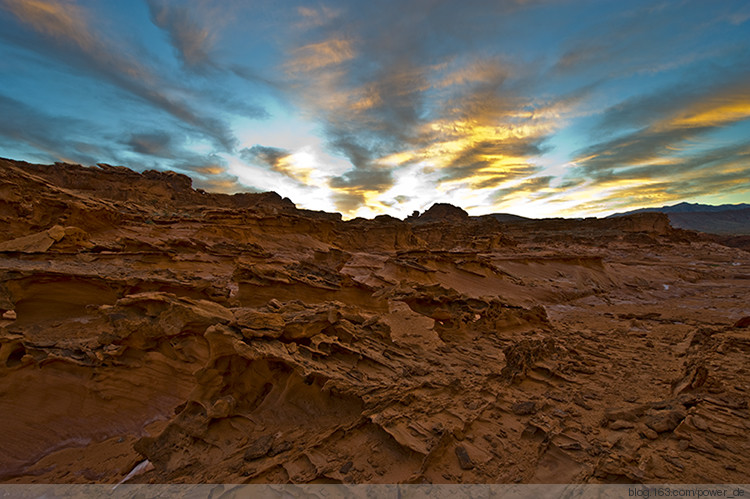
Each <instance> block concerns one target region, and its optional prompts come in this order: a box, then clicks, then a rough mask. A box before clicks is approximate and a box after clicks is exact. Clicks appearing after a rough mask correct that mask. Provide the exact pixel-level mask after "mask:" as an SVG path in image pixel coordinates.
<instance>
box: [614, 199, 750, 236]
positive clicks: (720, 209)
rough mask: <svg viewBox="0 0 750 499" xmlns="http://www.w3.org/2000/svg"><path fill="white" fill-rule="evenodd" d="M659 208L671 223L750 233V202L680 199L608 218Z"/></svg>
mask: <svg viewBox="0 0 750 499" xmlns="http://www.w3.org/2000/svg"><path fill="white" fill-rule="evenodd" d="M653 211H656V212H661V213H666V214H667V216H669V220H670V222H671V223H672V227H675V228H678V229H688V230H697V231H700V232H707V233H709V234H721V235H750V204H747V203H741V204H722V205H719V206H713V205H708V204H699V203H679V204H675V205H673V206H662V207H661V208H641V209H639V210H633V211H628V212H624V213H615V214H614V215H610V216H609V217H607V218H611V217H621V216H624V215H632V214H634V213H644V212H653Z"/></svg>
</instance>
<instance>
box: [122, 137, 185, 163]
mask: <svg viewBox="0 0 750 499" xmlns="http://www.w3.org/2000/svg"><path fill="white" fill-rule="evenodd" d="M123 144H124V145H126V146H128V147H129V148H130V150H132V151H133V152H137V153H138V154H144V155H148V156H157V157H160V158H174V157H175V154H174V152H173V150H172V147H173V145H174V142H173V138H172V135H170V134H168V133H166V132H163V131H154V132H147V133H134V134H131V135H130V137H128V139H127V140H125V141H124V142H123Z"/></svg>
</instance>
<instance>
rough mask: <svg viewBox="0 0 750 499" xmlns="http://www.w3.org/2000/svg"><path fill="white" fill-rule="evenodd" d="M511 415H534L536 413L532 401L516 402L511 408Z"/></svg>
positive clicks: (534, 404)
mask: <svg viewBox="0 0 750 499" xmlns="http://www.w3.org/2000/svg"><path fill="white" fill-rule="evenodd" d="M511 410H512V411H513V414H518V415H519V416H524V415H527V414H534V413H535V412H536V411H537V407H536V403H535V402H533V401H527V402H516V403H515V404H513V405H512V406H511Z"/></svg>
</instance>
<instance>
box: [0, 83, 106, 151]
mask: <svg viewBox="0 0 750 499" xmlns="http://www.w3.org/2000/svg"><path fill="white" fill-rule="evenodd" d="M0 116H2V117H3V118H2V119H0V141H2V142H5V143H6V144H7V146H8V147H12V148H19V146H22V145H24V144H25V145H26V146H27V147H28V148H29V152H31V153H32V154H33V155H35V156H38V157H39V158H40V159H43V160H45V161H49V160H52V161H64V162H72V163H84V164H95V163H97V162H98V161H100V159H98V158H101V157H102V154H103V153H104V152H107V153H108V154H111V153H110V152H108V151H106V150H104V149H103V147H102V146H99V145H98V144H97V142H105V141H103V140H101V137H97V129H96V128H95V127H93V126H91V125H90V124H88V123H86V122H85V121H83V120H80V119H76V118H71V117H64V116H51V115H49V114H46V113H42V112H39V111H37V110H36V109H34V108H32V107H30V106H28V105H26V104H24V103H23V102H20V101H18V100H15V99H13V98H11V97H7V96H4V95H0ZM92 139H93V140H92Z"/></svg>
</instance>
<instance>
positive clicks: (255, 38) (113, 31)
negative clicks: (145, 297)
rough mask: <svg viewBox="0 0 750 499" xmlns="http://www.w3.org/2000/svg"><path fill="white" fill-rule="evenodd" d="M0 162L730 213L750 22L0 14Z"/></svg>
mask: <svg viewBox="0 0 750 499" xmlns="http://www.w3.org/2000/svg"><path fill="white" fill-rule="evenodd" d="M0 27H2V29H0V156H2V157H6V158H12V159H18V160H25V161H30V162H37V163H50V162H56V161H62V162H71V163H80V164H84V165H94V164H96V163H108V164H114V165H124V166H127V167H129V168H132V169H134V170H137V171H143V170H148V169H160V170H173V171H177V172H180V173H184V174H187V175H190V176H191V177H192V178H193V185H194V187H197V188H198V187H199V188H203V189H206V190H208V191H214V192H227V193H233V192H255V191H276V192H278V193H279V194H281V195H282V196H285V197H288V198H290V199H291V200H292V201H293V202H294V203H295V204H296V205H297V206H298V207H300V208H307V209H313V210H325V211H338V212H341V213H343V214H344V217H345V218H352V217H357V216H362V217H373V216H376V215H379V214H388V215H392V216H395V217H398V218H403V217H405V216H408V215H410V214H411V213H412V212H413V211H424V210H425V209H427V208H429V207H430V206H431V205H432V204H434V203H438V202H441V203H451V204H454V205H457V206H461V207H462V208H464V209H466V210H467V211H468V212H469V213H470V214H472V215H482V214H487V213H493V212H504V213H514V214H517V215H522V216H527V217H553V216H563V217H580V216H604V215H608V214H611V213H614V212H620V211H626V210H628V209H632V208H639V207H649V206H662V205H666V204H675V203H678V202H683V201H687V202H701V203H708V204H722V203H741V202H750V2H748V1H732V0H725V1H721V2H709V1H705V0H700V1H666V2H659V1H654V0H649V1H627V2H623V1H604V0H598V1H593V0H582V1H564V0H549V1H545V0H512V1H511V0H507V1H506V0H494V1H479V0H463V1H461V2H459V1H449V0H411V1H403V0H401V1H395V0H378V1H373V2H362V1H320V2H316V1H304V2H294V1H283V0H273V1H271V0H254V1H244V0H222V1H210V0H179V1H170V0H128V1H115V0H0Z"/></svg>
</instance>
